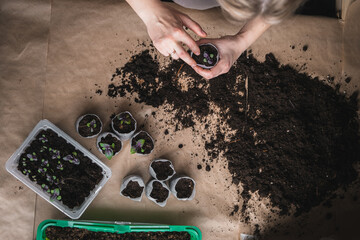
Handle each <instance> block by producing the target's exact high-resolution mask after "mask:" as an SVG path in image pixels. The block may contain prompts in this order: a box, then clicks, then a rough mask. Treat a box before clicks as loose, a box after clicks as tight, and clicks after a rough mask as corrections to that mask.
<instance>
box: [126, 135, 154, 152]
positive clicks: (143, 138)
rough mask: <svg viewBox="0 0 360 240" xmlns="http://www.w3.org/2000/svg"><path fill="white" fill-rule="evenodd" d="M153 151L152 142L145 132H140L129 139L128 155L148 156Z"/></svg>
mask: <svg viewBox="0 0 360 240" xmlns="http://www.w3.org/2000/svg"><path fill="white" fill-rule="evenodd" d="M153 150H154V140H153V138H152V137H151V136H150V135H149V134H148V133H147V132H145V131H140V132H138V133H137V134H135V135H134V136H133V137H132V138H131V149H130V153H131V154H134V153H137V154H140V155H148V154H150V153H152V151H153Z"/></svg>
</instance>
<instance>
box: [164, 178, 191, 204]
mask: <svg viewBox="0 0 360 240" xmlns="http://www.w3.org/2000/svg"><path fill="white" fill-rule="evenodd" d="M195 185H196V183H195V180H194V179H192V178H191V177H187V176H180V177H176V178H174V179H173V180H171V182H170V191H171V192H172V194H174V196H175V197H176V198H177V199H178V200H182V201H187V200H193V199H194V197H195V193H196V191H195Z"/></svg>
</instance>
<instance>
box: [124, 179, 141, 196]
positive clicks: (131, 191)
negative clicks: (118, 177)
mask: <svg viewBox="0 0 360 240" xmlns="http://www.w3.org/2000/svg"><path fill="white" fill-rule="evenodd" d="M143 190H144V187H141V186H140V185H139V183H138V182H136V181H130V182H129V183H128V184H127V185H126V188H125V189H124V190H122V192H121V193H122V194H123V195H124V196H126V197H130V198H138V197H140V196H141V194H142V192H143Z"/></svg>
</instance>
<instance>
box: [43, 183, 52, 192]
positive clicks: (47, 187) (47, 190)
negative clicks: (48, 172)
mask: <svg viewBox="0 0 360 240" xmlns="http://www.w3.org/2000/svg"><path fill="white" fill-rule="evenodd" d="M41 188H42V189H43V190H44V191H45V192H48V193H49V192H50V188H49V186H48V185H46V184H45V183H43V184H41Z"/></svg>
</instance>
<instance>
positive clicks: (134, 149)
mask: <svg viewBox="0 0 360 240" xmlns="http://www.w3.org/2000/svg"><path fill="white" fill-rule="evenodd" d="M144 144H145V139H139V140H137V141H136V144H135V146H133V147H131V149H130V153H131V154H134V153H139V152H142V153H144V152H145V149H143V146H144Z"/></svg>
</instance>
